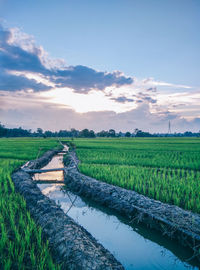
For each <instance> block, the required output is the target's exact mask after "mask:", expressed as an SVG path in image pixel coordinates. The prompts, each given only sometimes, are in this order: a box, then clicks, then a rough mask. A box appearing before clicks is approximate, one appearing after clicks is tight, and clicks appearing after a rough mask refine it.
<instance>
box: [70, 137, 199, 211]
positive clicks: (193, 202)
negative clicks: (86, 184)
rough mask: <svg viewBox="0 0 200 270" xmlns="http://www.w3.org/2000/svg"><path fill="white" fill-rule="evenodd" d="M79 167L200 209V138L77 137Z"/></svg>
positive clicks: (171, 202)
mask: <svg viewBox="0 0 200 270" xmlns="http://www.w3.org/2000/svg"><path fill="white" fill-rule="evenodd" d="M74 143H75V145H76V153H77V155H78V158H79V159H80V160H81V163H80V164H79V170H80V171H81V172H82V173H84V174H86V175H89V176H91V177H94V178H96V179H98V180H101V181H105V182H107V183H110V184H113V185H117V186H120V187H123V188H126V189H130V190H135V191H137V192H138V193H141V194H144V195H146V196H148V197H150V198H154V199H156V200H160V201H162V202H166V203H169V204H175V205H178V206H180V207H182V208H184V209H188V210H192V211H193V212H197V213H200V196H199V194H200V139H199V138H130V139H125V138H120V139H76V140H74Z"/></svg>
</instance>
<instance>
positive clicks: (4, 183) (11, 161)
mask: <svg viewBox="0 0 200 270" xmlns="http://www.w3.org/2000/svg"><path fill="white" fill-rule="evenodd" d="M56 146H57V142H56V141H55V140H41V139H30V138H29V139H24V138H23V139H21V138H20V139H0V269H60V266H59V265H56V264H55V263H54V262H53V260H52V257H51V253H50V250H49V245H48V242H45V241H43V240H42V237H41V228H40V227H38V226H37V225H36V223H35V222H34V220H33V219H32V218H31V216H30V213H29V211H28V210H27V208H26V202H25V200H24V199H23V197H22V196H21V195H19V194H18V193H16V192H15V187H14V184H13V182H12V179H11V174H12V172H13V171H14V170H15V169H17V168H18V167H19V166H21V165H22V164H24V163H25V162H26V161H28V160H30V159H35V158H36V157H37V155H38V149H41V151H40V154H43V153H44V152H45V151H47V150H48V149H52V148H54V147H56Z"/></svg>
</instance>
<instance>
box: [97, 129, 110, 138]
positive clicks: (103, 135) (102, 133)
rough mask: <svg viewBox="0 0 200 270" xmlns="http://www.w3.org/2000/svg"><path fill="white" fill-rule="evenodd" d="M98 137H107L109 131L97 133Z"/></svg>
mask: <svg viewBox="0 0 200 270" xmlns="http://www.w3.org/2000/svg"><path fill="white" fill-rule="evenodd" d="M97 136H98V137H107V136H108V131H105V130H102V131H100V132H98V133H97Z"/></svg>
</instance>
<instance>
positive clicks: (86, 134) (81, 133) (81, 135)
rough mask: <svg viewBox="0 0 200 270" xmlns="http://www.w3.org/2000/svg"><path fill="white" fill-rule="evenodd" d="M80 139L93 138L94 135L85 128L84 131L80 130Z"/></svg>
mask: <svg viewBox="0 0 200 270" xmlns="http://www.w3.org/2000/svg"><path fill="white" fill-rule="evenodd" d="M80 137H84V138H94V137H95V133H94V131H93V130H88V129H87V128H85V129H83V130H81V132H80Z"/></svg>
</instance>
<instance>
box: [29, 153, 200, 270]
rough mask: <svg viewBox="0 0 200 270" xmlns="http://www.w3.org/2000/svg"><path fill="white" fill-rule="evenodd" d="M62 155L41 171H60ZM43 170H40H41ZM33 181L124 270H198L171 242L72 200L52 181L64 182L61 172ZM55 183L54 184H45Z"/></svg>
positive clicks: (185, 251) (87, 203) (80, 200)
mask: <svg viewBox="0 0 200 270" xmlns="http://www.w3.org/2000/svg"><path fill="white" fill-rule="evenodd" d="M62 161H63V155H57V156H55V157H54V158H53V159H52V160H51V162H49V164H48V165H47V166H45V167H44V168H45V169H50V168H60V167H63V163H62ZM44 168H43V169H44ZM34 179H35V180H44V181H45V184H38V187H39V188H40V189H41V191H42V192H43V194H45V195H46V196H48V197H49V198H50V199H52V200H54V201H56V203H57V204H59V205H60V206H61V208H62V209H63V211H64V212H65V213H67V214H68V215H69V216H70V217H72V218H73V219H74V220H75V221H76V222H77V223H79V224H80V225H82V226H83V227H84V228H85V229H86V230H87V231H88V232H90V233H91V234H92V235H93V236H94V237H95V238H96V239H97V240H98V241H99V242H100V243H101V244H102V245H103V246H104V247H105V248H107V249H108V250H109V251H110V252H111V253H112V254H113V255H114V256H115V257H116V258H117V259H118V260H119V261H120V262H121V263H122V264H123V266H124V267H125V269H127V270H129V269H137V270H144V269H145V270H150V269H151V270H153V269H160V270H161V269H162V270H164V269H166V270H171V269H176V270H182V269H195V270H197V269H199V268H198V262H197V261H194V260H193V261H190V262H188V259H189V258H190V257H191V256H192V254H191V253H190V251H189V250H188V249H185V248H184V247H182V246H180V245H179V244H178V243H177V242H176V241H171V240H169V239H167V238H165V237H164V236H162V235H161V234H160V233H159V232H156V231H154V230H150V229H147V228H146V227H145V226H142V225H138V224H133V225H130V224H129V223H128V222H127V221H126V220H125V219H123V217H120V216H116V215H115V214H113V213H112V212H111V211H109V210H107V209H105V208H103V207H99V206H97V205H95V204H94V203H92V202H90V201H87V200H85V199H84V198H81V197H79V196H76V195H75V194H73V193H72V192H70V191H68V190H67V189H66V186H65V185H64V183H63V184H58V183H56V181H62V180H64V177H63V172H62V171H57V172H48V173H42V174H35V176H34ZM48 180H51V181H52V180H55V183H54V184H48V183H46V181H48Z"/></svg>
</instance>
